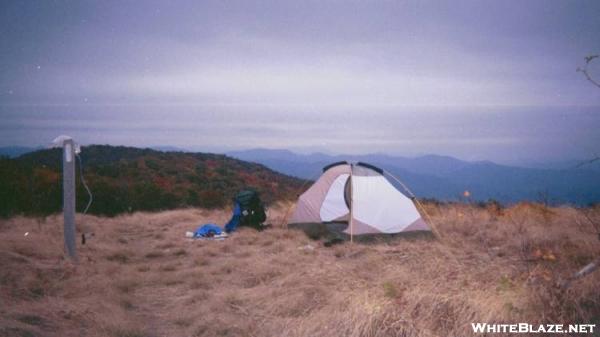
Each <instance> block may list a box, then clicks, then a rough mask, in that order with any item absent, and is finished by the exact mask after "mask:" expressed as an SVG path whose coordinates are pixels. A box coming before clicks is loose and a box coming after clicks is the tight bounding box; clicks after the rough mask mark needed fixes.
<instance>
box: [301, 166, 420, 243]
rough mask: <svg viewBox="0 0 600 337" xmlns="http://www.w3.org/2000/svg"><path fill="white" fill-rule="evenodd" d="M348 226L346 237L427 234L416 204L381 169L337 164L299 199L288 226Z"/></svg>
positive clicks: (326, 168)
mask: <svg viewBox="0 0 600 337" xmlns="http://www.w3.org/2000/svg"><path fill="white" fill-rule="evenodd" d="M331 222H333V223H337V222H342V223H348V226H347V227H346V229H345V230H344V231H343V232H344V233H346V234H350V235H351V236H352V235H361V234H381V233H384V234H392V233H400V232H409V231H430V230H431V229H430V228H429V226H428V225H427V223H425V221H424V220H423V219H422V217H421V214H419V212H418V211H417V208H416V207H415V204H414V203H413V201H412V200H411V199H409V198H407V197H406V196H405V195H404V194H402V193H401V192H400V191H398V190H397V189H396V188H395V187H394V186H393V185H392V184H391V183H390V182H389V181H388V180H387V179H386V177H385V176H384V172H383V170H382V169H380V168H377V167H375V166H373V165H370V164H366V163H361V162H359V163H357V164H349V163H347V162H338V163H333V164H331V165H328V166H326V167H324V168H323V174H322V175H321V177H320V178H319V179H318V180H317V181H316V182H315V183H314V184H313V185H312V186H311V187H310V188H309V189H308V190H307V191H306V192H304V193H303V194H302V195H301V196H300V198H299V199H298V203H297V205H296V209H295V211H294V213H293V215H292V217H291V220H290V224H306V223H331Z"/></svg>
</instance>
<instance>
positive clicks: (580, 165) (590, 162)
mask: <svg viewBox="0 0 600 337" xmlns="http://www.w3.org/2000/svg"><path fill="white" fill-rule="evenodd" d="M598 160H600V157H599V156H596V157H594V158H592V159H590V160H586V161H582V162H581V163H579V164H577V165H575V167H574V168H580V167H582V166H585V165H589V164H593V163H594V162H596V161H598Z"/></svg>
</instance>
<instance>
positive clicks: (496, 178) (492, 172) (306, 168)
mask: <svg viewBox="0 0 600 337" xmlns="http://www.w3.org/2000/svg"><path fill="white" fill-rule="evenodd" d="M227 154H228V155H230V156H232V157H234V158H239V159H243V160H247V161H253V162H257V163H261V164H263V165H265V166H267V167H269V168H271V169H273V170H276V171H279V172H282V173H285V174H289V175H292V176H296V177H301V178H304V179H315V178H317V177H318V176H319V175H320V173H321V169H322V167H323V166H325V165H327V164H329V163H332V162H336V161H340V160H348V161H364V162H368V163H371V164H373V165H376V166H380V167H381V168H383V169H385V170H387V171H388V172H390V173H392V174H393V175H395V176H397V177H398V178H400V179H401V180H402V181H403V182H405V183H406V184H407V185H408V186H409V188H410V189H411V190H412V191H413V192H414V193H415V194H416V195H418V196H419V197H423V198H435V199H440V200H458V199H462V197H461V196H462V194H463V193H464V191H469V192H470V194H471V198H472V199H473V200H479V201H485V200H488V199H494V200H497V201H500V202H503V203H513V202H518V201H523V200H530V201H540V202H548V203H552V204H564V203H567V204H576V205H587V204H590V203H598V202H600V171H598V169H597V166H596V165H589V166H586V165H584V166H582V167H580V168H570V169H543V168H523V167H512V166H507V165H500V164H495V163H493V162H490V161H480V162H467V161H463V160H459V159H456V158H453V157H449V156H437V155H426V156H421V157H415V158H408V157H394V156H389V155H384V154H368V155H326V154H322V153H317V154H309V155H302V154H297V153H293V152H291V151H287V150H269V149H253V150H247V151H234V152H228V153H227Z"/></svg>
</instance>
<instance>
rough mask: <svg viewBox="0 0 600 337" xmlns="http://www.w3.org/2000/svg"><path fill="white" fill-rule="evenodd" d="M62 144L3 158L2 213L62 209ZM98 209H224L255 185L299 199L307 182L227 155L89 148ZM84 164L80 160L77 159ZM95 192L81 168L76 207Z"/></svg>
mask: <svg viewBox="0 0 600 337" xmlns="http://www.w3.org/2000/svg"><path fill="white" fill-rule="evenodd" d="M61 151H62V150H61V149H48V150H40V151H35V152H31V153H27V154H24V155H22V156H20V157H18V158H14V159H11V158H7V157H3V158H1V159H0V215H1V216H10V215H14V214H31V215H46V214H51V213H55V212H59V211H60V210H61V208H62V185H61V174H62V173H61V172H62V170H61V166H62V159H61ZM81 159H82V162H83V169H84V178H85V180H86V182H87V183H88V185H89V187H90V189H91V190H92V193H93V197H94V202H93V203H92V206H91V207H90V209H89V211H88V212H89V213H91V214H103V215H115V214H118V213H123V212H133V211H138V210H149V211H153V210H163V209H173V208H178V207H188V206H194V207H203V208H220V207H224V206H226V205H229V204H230V203H231V198H232V197H233V196H234V195H235V193H236V192H238V191H239V190H241V189H243V188H246V187H251V188H255V189H257V190H258V191H259V192H260V193H261V197H262V199H263V200H264V201H266V202H267V203H268V202H272V201H274V200H279V199H293V198H295V196H296V193H297V191H298V188H299V187H300V186H301V184H302V183H303V181H302V180H301V179H297V178H293V177H289V176H286V175H283V174H280V173H277V172H275V171H272V170H270V169H268V168H266V167H265V166H263V165H260V164H254V163H248V162H245V161H242V160H237V159H233V158H230V157H227V156H225V155H217V154H208V153H184V152H160V151H155V150H150V149H139V148H133V147H123V146H107V145H92V146H87V147H84V148H83V149H82V153H81ZM77 164H78V165H79V163H77ZM87 201H88V195H87V193H86V191H85V189H84V186H83V184H82V183H81V177H80V174H79V168H78V171H77V209H78V211H81V210H83V208H84V207H85V206H86V204H87Z"/></svg>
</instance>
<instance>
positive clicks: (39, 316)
mask: <svg viewBox="0 0 600 337" xmlns="http://www.w3.org/2000/svg"><path fill="white" fill-rule="evenodd" d="M426 207H427V210H428V213H429V214H430V215H432V217H433V223H434V224H435V225H436V228H437V229H438V231H439V233H440V235H441V237H440V238H439V239H428V238H402V237H396V238H386V239H378V240H375V241H374V242H368V243H360V242H359V243H354V244H350V243H343V244H341V245H337V246H333V247H331V248H326V247H324V246H323V244H322V243H321V242H316V241H312V240H310V239H308V238H307V237H306V236H305V235H304V234H303V233H301V232H297V231H292V230H287V229H285V228H282V227H281V226H279V224H280V223H281V219H282V218H283V214H284V213H285V207H284V206H283V205H281V206H278V207H274V208H273V209H271V210H270V211H269V221H268V222H271V223H273V224H274V228H273V229H269V230H267V231H264V232H260V233H259V232H256V231H254V230H250V229H241V230H239V231H238V232H236V233H234V234H233V235H231V236H230V237H229V238H228V239H227V240H225V241H192V240H189V239H186V238H185V237H184V233H185V231H187V230H193V229H194V228H195V227H197V226H198V225H199V224H202V223H208V222H212V223H221V224H222V223H225V221H226V220H227V219H228V216H229V213H228V212H227V211H207V210H195V209H187V210H178V211H168V212H162V213H155V214H151V213H135V214H131V215H124V216H119V217H116V218H111V219H108V218H100V217H93V216H78V218H77V221H78V224H80V225H84V226H85V228H86V231H93V232H95V233H96V236H95V237H94V238H92V239H90V240H89V241H88V243H87V244H86V245H84V246H79V247H78V251H79V258H80V263H79V264H77V265H74V264H71V263H70V262H69V261H66V260H65V259H64V258H63V251H62V247H63V243H62V231H61V223H62V219H61V218H60V217H59V216H52V217H48V218H46V219H44V220H36V219H31V218H22V217H15V218H12V219H8V220H2V221H0V265H1V266H2V268H0V299H1V301H0V303H2V305H1V306H0V335H2V336H40V335H42V336H81V335H82V334H85V335H86V336H115V337H116V336H469V335H473V333H472V331H471V328H470V323H471V322H491V323H494V322H529V323H532V324H535V323H573V322H577V323H598V322H599V321H600V292H599V291H597V289H600V272H596V273H595V274H592V275H590V276H588V277H586V278H584V279H582V280H579V281H576V282H574V283H573V285H572V286H571V288H569V289H568V290H567V291H562V290H560V289H558V288H557V287H555V284H556V283H557V282H558V281H560V280H561V279H564V278H566V277H568V276H569V275H571V274H572V273H573V272H575V271H576V270H577V269H578V268H581V267H582V266H583V265H585V264H586V263H588V262H589V261H591V260H592V259H593V258H594V257H595V256H598V255H599V254H600V249H599V247H600V242H599V241H598V240H597V238H596V235H597V234H596V233H595V232H594V231H593V226H592V225H591V224H590V223H589V220H588V219H587V217H586V216H584V213H583V212H585V214H586V215H587V216H588V217H590V218H592V219H596V220H598V219H599V217H600V209H584V210H582V209H574V208H569V207H558V208H546V207H544V206H542V205H538V204H529V203H523V204H518V205H516V206H513V207H510V208H508V209H498V208H497V207H493V206H490V207H475V206H472V205H464V204H456V205H434V204H428V205H426ZM80 227H81V226H80ZM25 232H29V235H27V236H24V233H25ZM308 244H310V245H312V246H313V247H314V249H308V248H306V245H308ZM84 332H85V333H84Z"/></svg>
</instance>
